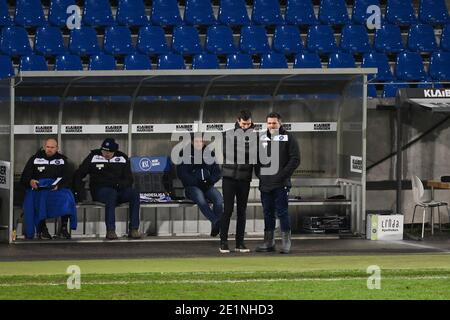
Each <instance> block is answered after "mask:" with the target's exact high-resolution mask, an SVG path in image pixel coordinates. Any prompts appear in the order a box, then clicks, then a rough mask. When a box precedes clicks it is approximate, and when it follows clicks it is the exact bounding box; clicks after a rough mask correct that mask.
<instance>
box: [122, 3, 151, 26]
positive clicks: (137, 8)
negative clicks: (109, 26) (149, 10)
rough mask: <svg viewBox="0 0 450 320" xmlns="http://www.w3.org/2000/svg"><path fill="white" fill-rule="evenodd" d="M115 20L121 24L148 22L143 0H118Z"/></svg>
mask: <svg viewBox="0 0 450 320" xmlns="http://www.w3.org/2000/svg"><path fill="white" fill-rule="evenodd" d="M116 21H117V23H118V24H119V25H123V26H144V25H146V24H148V19H147V17H146V15H145V5H144V1H143V0H119V3H118V6H117V15H116Z"/></svg>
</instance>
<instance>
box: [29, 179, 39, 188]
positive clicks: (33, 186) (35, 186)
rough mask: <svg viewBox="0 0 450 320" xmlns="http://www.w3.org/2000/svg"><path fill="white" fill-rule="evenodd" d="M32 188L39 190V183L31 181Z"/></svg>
mask: <svg viewBox="0 0 450 320" xmlns="http://www.w3.org/2000/svg"><path fill="white" fill-rule="evenodd" d="M30 186H31V188H32V189H37V188H38V187H39V181H37V180H34V179H31V181H30Z"/></svg>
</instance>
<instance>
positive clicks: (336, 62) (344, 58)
mask: <svg viewBox="0 0 450 320" xmlns="http://www.w3.org/2000/svg"><path fill="white" fill-rule="evenodd" d="M328 68H355V59H354V58H353V55H352V54H351V53H347V52H335V53H332V54H330V56H329V57H328Z"/></svg>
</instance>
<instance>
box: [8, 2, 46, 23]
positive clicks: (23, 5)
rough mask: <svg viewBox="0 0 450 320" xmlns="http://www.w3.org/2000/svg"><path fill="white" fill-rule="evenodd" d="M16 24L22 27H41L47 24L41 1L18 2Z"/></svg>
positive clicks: (15, 16)
mask: <svg viewBox="0 0 450 320" xmlns="http://www.w3.org/2000/svg"><path fill="white" fill-rule="evenodd" d="M14 23H15V24H16V25H18V26H21V27H41V26H43V25H45V24H46V20H45V15H44V10H43V9H42V5H41V1H40V0H17V1H16V12H15V15H14Z"/></svg>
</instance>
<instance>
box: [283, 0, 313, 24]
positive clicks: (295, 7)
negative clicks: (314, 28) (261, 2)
mask: <svg viewBox="0 0 450 320" xmlns="http://www.w3.org/2000/svg"><path fill="white" fill-rule="evenodd" d="M285 20H286V23H287V24H292V25H306V26H311V25H316V24H318V21H317V18H316V15H315V13H314V7H313V4H312V2H311V0H287V3H286V14H285Z"/></svg>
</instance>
